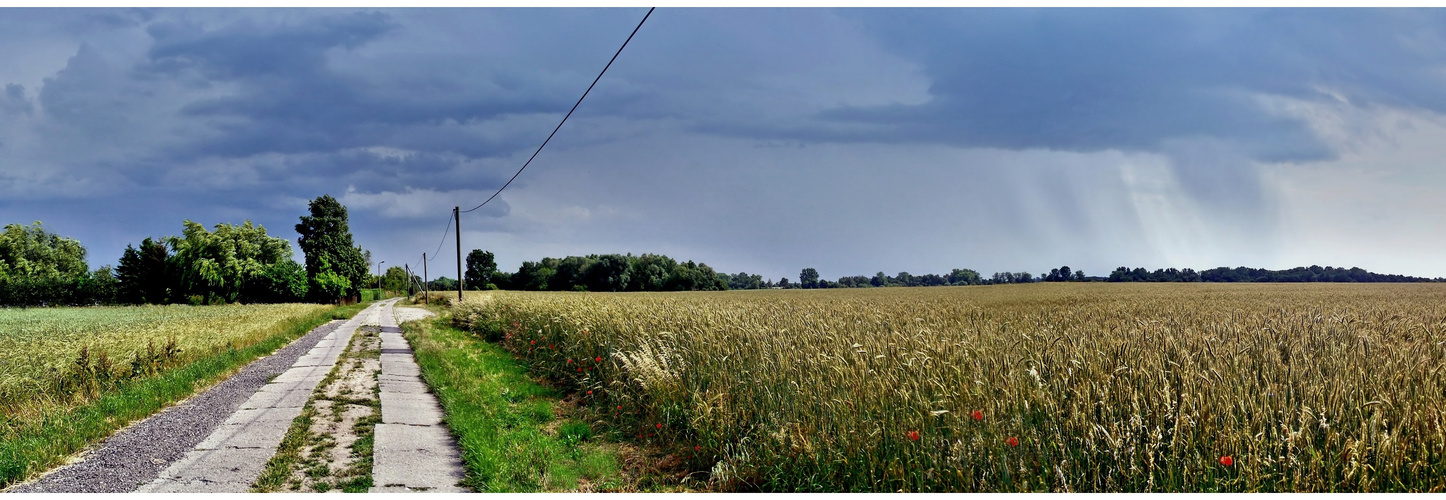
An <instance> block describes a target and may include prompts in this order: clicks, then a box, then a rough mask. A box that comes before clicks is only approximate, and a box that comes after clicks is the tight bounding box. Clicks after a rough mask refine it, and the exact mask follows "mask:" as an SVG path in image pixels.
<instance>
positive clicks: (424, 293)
mask: <svg viewBox="0 0 1446 500" xmlns="http://www.w3.org/2000/svg"><path fill="white" fill-rule="evenodd" d="M422 302H426V303H428V304H431V303H432V297H431V296H430V295H428V294H427V252H422Z"/></svg>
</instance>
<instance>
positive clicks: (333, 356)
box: [137, 302, 391, 493]
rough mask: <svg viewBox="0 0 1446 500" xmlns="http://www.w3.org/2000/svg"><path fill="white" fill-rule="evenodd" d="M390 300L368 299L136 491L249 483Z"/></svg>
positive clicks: (241, 487)
mask: <svg viewBox="0 0 1446 500" xmlns="http://www.w3.org/2000/svg"><path fill="white" fill-rule="evenodd" d="M390 305H391V303H390V302H385V303H379V304H373V305H372V306H370V307H368V308H366V310H364V311H362V312H361V313H360V314H357V315H356V316H355V317H353V318H352V319H351V320H348V321H347V322H346V323H343V324H342V325H341V326H340V327H339V328H337V329H335V330H333V331H332V332H331V333H329V334H327V335H326V336H325V337H324V338H322V339H321V341H320V342H317V343H316V345H315V346H313V347H312V348H311V350H310V351H308V352H307V353H306V355H304V356H301V357H300V358H299V359H297V360H296V362H295V363H293V364H292V365H291V368H290V369H288V370H286V371H285V372H284V373H282V374H280V375H278V376H277V377H276V378H274V379H272V380H271V382H270V383H268V384H266V385H265V386H263V387H261V389H260V390H258V391H256V392H255V393H254V394H252V395H251V397H250V398H249V399H247V400H246V402H245V403H242V404H241V407H240V408H239V409H237V410H236V411H235V412H234V413H232V414H231V416H230V417H228V418H227V419H226V421H225V422H223V423H222V424H221V425H220V426H219V427H217V428H216V429H215V430H214V431H213V432H211V434H210V435H209V436H208V437H206V439H205V440H203V441H201V442H200V443H199V444H197V445H196V446H195V447H194V448H193V449H191V451H189V452H187V453H186V454H185V456H183V457H181V459H180V460H178V461H176V462H175V463H172V464H171V465H170V467H167V468H166V469H165V470H164V471H162V472H161V474H160V475H159V477H157V478H156V479H155V480H154V481H151V482H150V483H148V484H146V485H144V486H141V487H140V488H139V489H138V490H137V491H141V492H158V493H159V492H167V493H170V492H244V491H248V490H250V489H251V486H252V484H253V483H255V482H256V480H257V478H259V477H260V475H261V472H262V470H263V469H264V468H265V466H266V464H267V462H268V461H269V460H270V459H271V458H272V456H273V455H275V454H276V449H277V447H278V446H279V445H280V444H281V440H282V438H283V437H284V436H285V435H286V433H287V430H288V429H289V428H290V427H291V425H292V421H293V420H295V419H296V418H297V417H298V416H300V415H301V413H302V408H303V407H305V406H306V405H307V403H308V402H309V401H310V400H311V396H312V392H313V391H314V390H315V389H316V386H317V384H319V383H320V382H321V381H322V379H324V378H326V377H327V375H328V374H330V373H331V371H332V369H333V366H334V365H335V364H336V361H337V359H338V358H340V357H341V355H342V353H343V351H345V350H346V348H347V347H348V346H349V345H350V344H351V339H352V335H353V334H354V333H355V332H356V331H357V329H358V328H359V327H360V326H362V325H363V324H376V323H377V322H378V321H379V318H380V316H381V315H382V314H381V312H382V310H383V308H384V307H389V306H390Z"/></svg>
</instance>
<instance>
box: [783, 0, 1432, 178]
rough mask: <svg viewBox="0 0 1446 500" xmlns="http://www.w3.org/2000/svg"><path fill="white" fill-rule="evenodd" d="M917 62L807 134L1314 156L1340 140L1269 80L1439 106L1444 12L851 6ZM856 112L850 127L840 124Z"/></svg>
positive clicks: (1314, 90) (1321, 94) (1304, 91)
mask: <svg viewBox="0 0 1446 500" xmlns="http://www.w3.org/2000/svg"><path fill="white" fill-rule="evenodd" d="M849 15H850V16H851V17H853V18H855V19H858V20H859V21H861V22H862V23H863V25H865V26H867V27H868V28H869V30H870V31H871V32H873V33H875V34H877V36H878V39H879V41H880V42H881V43H882V44H883V45H884V46H885V47H888V48H890V49H891V50H893V51H894V52H895V53H897V54H899V55H900V56H901V57H905V58H908V59H912V60H917V61H919V62H920V63H922V65H923V68H924V72H925V73H926V74H927V75H928V77H929V78H930V80H931V85H930V88H929V93H930V95H931V99H930V100H929V101H927V102H924V103H922V104H917V105H904V104H891V105H882V106H842V107H837V108H834V109H830V110H826V111H824V112H821V113H819V114H818V115H817V119H818V120H820V121H821V122H822V123H821V124H818V125H817V126H815V127H801V129H800V130H798V131H797V132H794V133H793V134H792V135H796V136H799V137H802V138H807V139H812V140H829V139H832V140H843V141H867V142H934V143H943V144H951V145H957V146H965V147H997V148H1006V149H1031V148H1040V149H1057V150H1067V151H1085V152H1088V151H1100V150H1108V149H1121V150H1136V151H1152V152H1167V151H1168V149H1169V143H1170V142H1171V141H1172V140H1178V139H1198V138H1207V139H1213V140H1218V141H1224V142H1225V143H1228V144H1229V145H1230V146H1233V147H1235V148H1237V149H1238V150H1239V151H1241V152H1242V153H1243V154H1244V155H1246V156H1248V157H1249V158H1253V159H1257V160H1262V161H1270V162H1275V161H1316V160H1323V159H1329V158H1332V157H1334V156H1335V154H1336V151H1334V150H1333V149H1332V147H1331V145H1329V144H1327V143H1325V142H1324V141H1323V140H1322V139H1321V138H1320V137H1318V136H1317V135H1316V134H1315V133H1314V132H1313V131H1312V130H1311V129H1310V128H1309V126H1308V124H1307V123H1305V122H1304V121H1303V120H1302V119H1300V118H1299V117H1293V116H1281V115H1279V114H1275V113H1272V112H1271V110H1269V109H1267V107H1265V106H1262V105H1261V103H1260V102H1259V101H1258V97H1259V96H1261V95H1276V96H1286V97H1291V98H1297V99H1305V100H1314V101H1323V100H1332V99H1335V98H1336V96H1335V95H1333V94H1330V93H1328V92H1337V93H1339V95H1341V96H1343V97H1344V98H1346V99H1348V100H1351V101H1355V102H1358V103H1363V104H1369V103H1383V104H1390V105H1396V106H1402V105H1404V106H1411V107H1421V108H1426V109H1431V110H1434V111H1441V110H1442V109H1443V105H1446V86H1443V85H1442V84H1443V83H1446V79H1443V78H1442V75H1441V73H1440V72H1439V68H1440V66H1441V64H1442V63H1443V62H1446V57H1443V56H1446V52H1443V50H1442V48H1441V47H1442V45H1441V43H1440V42H1441V40H1442V27H1443V23H1442V17H1441V13H1440V12H1439V11H1402V10H1370V11H1363V10H1360V9H1350V10H1259V9H1246V10H1239V9H1231V10H1197V9H1085V10H1079V9H1042V10H1035V9H970V10H967V11H957V10H950V11H938V10H930V9H911V10H887V11H879V10H870V11H865V12H859V11H852V12H850V13H849ZM849 126H853V127H855V128H854V129H852V130H849V129H847V128H846V127H849Z"/></svg>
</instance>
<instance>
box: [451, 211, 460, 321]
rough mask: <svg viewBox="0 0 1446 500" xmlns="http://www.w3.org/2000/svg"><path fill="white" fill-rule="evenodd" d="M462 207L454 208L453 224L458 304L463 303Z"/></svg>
mask: <svg viewBox="0 0 1446 500" xmlns="http://www.w3.org/2000/svg"><path fill="white" fill-rule="evenodd" d="M461 210H462V207H452V223H453V224H454V225H456V226H457V303H458V304H460V303H462V211H461Z"/></svg>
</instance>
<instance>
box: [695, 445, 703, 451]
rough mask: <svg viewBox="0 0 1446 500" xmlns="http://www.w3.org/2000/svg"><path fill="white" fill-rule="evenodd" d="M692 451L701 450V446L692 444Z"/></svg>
mask: <svg viewBox="0 0 1446 500" xmlns="http://www.w3.org/2000/svg"><path fill="white" fill-rule="evenodd" d="M693 451H703V447H702V446H694V447H693Z"/></svg>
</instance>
